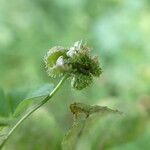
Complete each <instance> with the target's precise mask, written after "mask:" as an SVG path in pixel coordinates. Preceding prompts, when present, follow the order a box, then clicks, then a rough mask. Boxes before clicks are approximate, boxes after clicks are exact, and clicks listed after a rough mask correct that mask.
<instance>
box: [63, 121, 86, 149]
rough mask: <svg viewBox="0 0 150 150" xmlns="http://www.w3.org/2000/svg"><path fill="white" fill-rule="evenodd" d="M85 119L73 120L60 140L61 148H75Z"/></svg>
mask: <svg viewBox="0 0 150 150" xmlns="http://www.w3.org/2000/svg"><path fill="white" fill-rule="evenodd" d="M84 124H85V120H82V119H81V120H78V121H75V122H74V123H73V125H72V127H71V129H70V130H69V131H68V133H67V134H66V135H65V137H64V139H63V141H62V150H68V149H69V150H75V149H76V145H77V142H78V139H79V138H80V135H81V132H82V130H83V128H84Z"/></svg>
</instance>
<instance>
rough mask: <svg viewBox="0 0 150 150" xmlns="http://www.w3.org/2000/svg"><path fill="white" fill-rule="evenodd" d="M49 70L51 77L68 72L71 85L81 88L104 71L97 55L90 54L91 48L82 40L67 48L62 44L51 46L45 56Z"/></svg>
mask: <svg viewBox="0 0 150 150" xmlns="http://www.w3.org/2000/svg"><path fill="white" fill-rule="evenodd" d="M44 60H45V64H46V68H47V72H48V74H49V76H51V77H57V76H62V75H65V74H67V75H68V77H71V85H72V87H73V88H75V89H77V90H81V89H83V88H85V87H87V86H88V85H90V84H91V83H92V81H93V77H94V76H95V77H98V76H100V74H101V73H102V71H101V68H100V65H99V61H98V59H97V57H92V56H91V55H90V48H89V47H88V46H87V45H86V44H83V43H82V42H80V41H77V42H75V44H74V45H73V46H72V47H70V48H68V49H65V48H63V47H61V46H56V47H53V48H51V49H50V50H49V51H48V53H47V55H46V56H45V59H44Z"/></svg>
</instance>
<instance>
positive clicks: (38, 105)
mask: <svg viewBox="0 0 150 150" xmlns="http://www.w3.org/2000/svg"><path fill="white" fill-rule="evenodd" d="M66 79H67V76H64V77H63V78H62V79H61V80H60V81H59V83H58V84H57V85H56V87H55V88H54V90H53V91H52V92H51V93H50V94H49V95H48V96H47V97H46V98H45V99H44V100H43V101H41V102H40V103H38V104H37V105H36V106H34V107H33V108H32V109H31V110H30V111H29V112H28V113H26V114H25V115H24V116H23V117H22V118H21V119H20V120H18V122H17V123H16V124H15V125H14V126H13V128H12V129H11V130H10V131H9V133H8V135H7V137H6V138H5V140H4V141H3V143H2V145H0V149H2V147H3V145H4V144H5V143H6V141H7V140H8V138H9V137H10V136H11V134H12V133H13V132H14V130H16V128H17V127H18V126H19V125H20V124H21V123H22V122H23V121H24V120H25V119H26V118H28V117H29V116H30V115H31V114H32V113H33V112H35V111H36V110H37V109H38V108H40V107H41V106H42V105H44V104H45V103H46V102H47V101H48V100H49V99H51V98H52V97H53V96H54V95H55V93H56V92H57V91H58V90H59V89H60V87H61V86H62V85H63V83H64V81H65V80H66Z"/></svg>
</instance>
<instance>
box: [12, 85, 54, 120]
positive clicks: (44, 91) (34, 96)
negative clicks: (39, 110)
mask: <svg viewBox="0 0 150 150" xmlns="http://www.w3.org/2000/svg"><path fill="white" fill-rule="evenodd" d="M52 88H53V86H52V84H45V85H44V86H42V87H40V88H39V89H37V90H35V91H34V92H32V93H31V92H30V93H29V94H28V96H27V98H25V99H24V100H22V101H21V103H20V104H19V105H18V106H17V108H16V110H15V112H14V114H13V116H14V117H17V116H18V115H20V114H21V113H22V112H23V111H24V110H25V109H26V108H27V107H28V106H29V105H30V104H31V103H33V102H34V101H35V102H36V101H38V100H39V99H43V98H44V97H45V96H47V95H48V94H49V93H50V91H51V90H52Z"/></svg>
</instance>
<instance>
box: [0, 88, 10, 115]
mask: <svg viewBox="0 0 150 150" xmlns="http://www.w3.org/2000/svg"><path fill="white" fill-rule="evenodd" d="M9 114H10V108H9V105H8V101H7V99H6V97H5V94H4V91H3V90H2V89H1V88H0V116H2V117H8V116H9Z"/></svg>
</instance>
